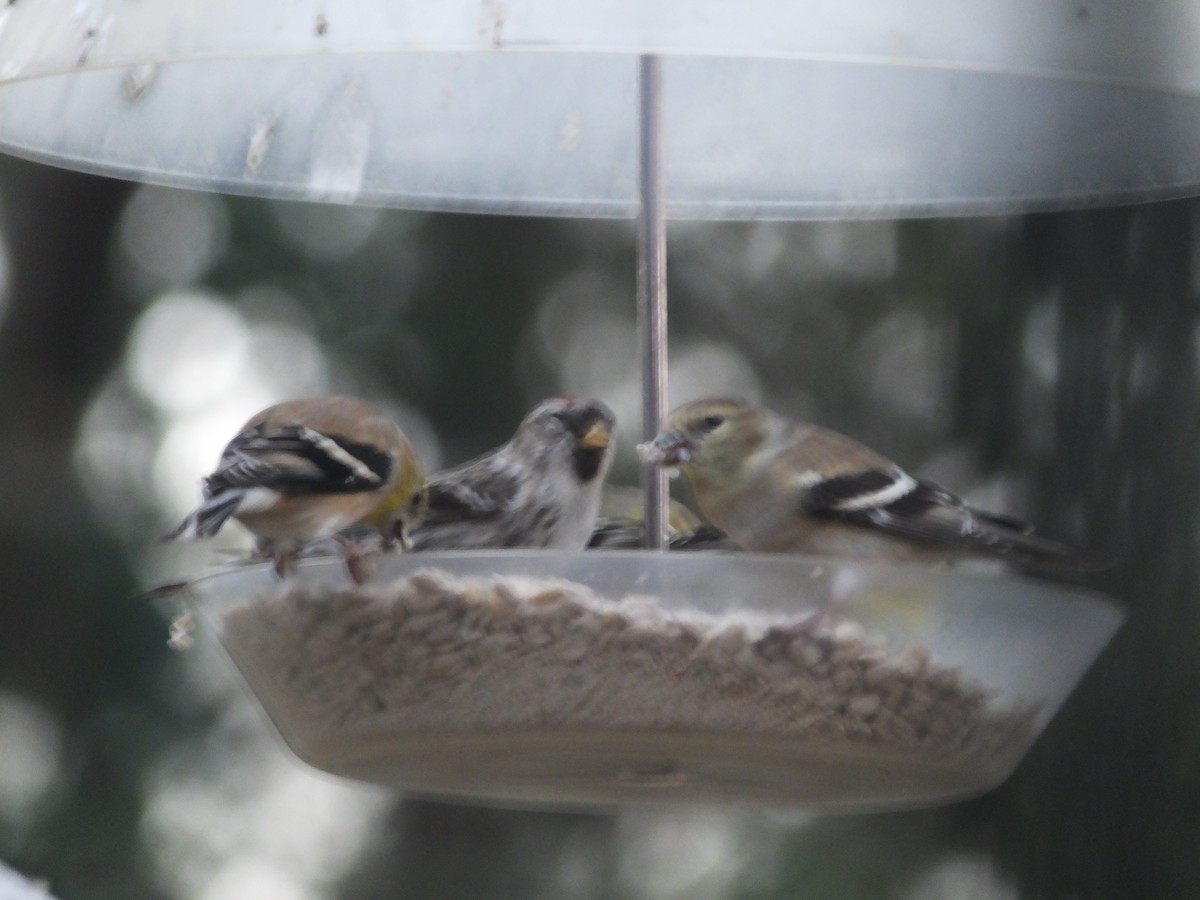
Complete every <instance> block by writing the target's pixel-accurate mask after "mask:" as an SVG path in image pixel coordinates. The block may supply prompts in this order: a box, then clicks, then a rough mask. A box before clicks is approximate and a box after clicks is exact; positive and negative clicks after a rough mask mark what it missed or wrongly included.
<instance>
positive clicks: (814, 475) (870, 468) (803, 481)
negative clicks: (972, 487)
mask: <svg viewBox="0 0 1200 900" xmlns="http://www.w3.org/2000/svg"><path fill="white" fill-rule="evenodd" d="M638 450H639V452H640V453H641V454H642V457H643V459H644V460H645V461H646V462H650V463H653V464H656V465H660V466H668V467H674V468H678V469H679V471H681V472H682V473H683V474H684V476H685V477H686V478H687V480H688V482H689V484H690V486H691V488H692V493H693V496H694V498H695V501H696V504H697V506H698V508H699V509H700V512H701V513H702V514H703V515H704V516H705V518H707V519H708V521H709V522H711V523H712V524H713V525H714V526H716V527H717V528H718V529H720V530H721V531H723V532H725V534H727V535H728V536H729V537H730V538H731V539H732V540H733V541H734V543H736V544H737V545H738V546H739V547H741V548H742V549H744V550H753V551H764V552H794V553H811V554H828V555H832V556H852V557H860V558H862V557H866V558H874V559H891V560H923V561H945V560H949V559H953V558H959V557H963V556H984V557H993V558H1001V559H1007V560H1011V561H1013V562H1034V561H1039V560H1058V561H1063V562H1067V561H1070V560H1071V559H1072V557H1074V555H1075V551H1074V550H1073V549H1072V548H1070V547H1067V546H1065V545H1063V544H1060V543H1057V542H1055V541H1051V540H1047V539H1046V538H1042V537H1039V536H1037V535H1035V534H1033V533H1032V529H1031V528H1030V526H1028V525H1026V524H1025V523H1023V522H1021V521H1019V520H1017V519H1014V518H1011V517H1009V516H1005V515H998V514H996V513H989V512H983V511H981V510H977V509H973V508H971V507H969V506H967V505H966V504H965V503H964V502H963V501H962V500H961V499H959V498H958V497H956V496H954V495H953V494H951V493H950V492H949V491H946V490H944V489H942V488H940V487H938V486H937V485H935V484H931V483H929V482H927V481H921V480H919V479H917V478H914V477H912V476H911V475H909V474H907V473H906V472H904V471H903V470H902V469H901V468H900V467H899V466H897V465H896V464H895V463H893V462H892V461H891V460H889V459H887V458H886V457H884V456H881V455H880V454H878V453H876V452H875V451H873V450H871V449H869V448H867V447H865V446H863V445H862V444H860V443H858V442H857V441H855V440H852V439H851V438H848V437H846V436H845V435H842V434H838V433H837V432H835V431H830V430H828V429H824V428H818V427H817V426H815V425H808V424H799V423H794V422H791V421H789V420H787V419H785V418H784V417H782V416H780V415H777V414H776V413H773V412H771V411H770V410H767V409H765V408H763V407H761V406H758V405H756V404H754V403H751V402H749V401H746V400H741V399H735V398H724V397H718V398H710V399H704V400H697V401H694V402H692V403H687V404H684V405H683V406H680V407H679V408H677V409H675V410H673V411H672V412H671V413H670V414H669V415H668V416H667V418H666V419H665V420H664V422H663V425H662V428H661V429H660V431H659V434H658V436H657V437H656V438H655V439H654V440H653V441H651V442H649V443H646V444H642V445H640V446H639V447H638Z"/></svg>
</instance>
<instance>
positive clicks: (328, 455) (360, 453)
mask: <svg viewBox="0 0 1200 900" xmlns="http://www.w3.org/2000/svg"><path fill="white" fill-rule="evenodd" d="M425 502H426V500H425V473H424V471H423V469H422V468H421V463H420V461H419V460H418V459H417V454H416V451H414V450H413V447H412V445H411V444H410V443H409V441H408V438H406V437H405V436H404V432H403V431H401V430H400V426H399V425H397V424H396V423H395V422H393V421H392V420H391V419H389V418H388V417H387V416H386V415H384V413H383V412H382V411H380V410H379V409H377V408H375V407H374V406H372V405H371V404H369V403H365V402H364V401H362V400H358V399H355V398H354V397H343V396H329V397H305V398H303V399H300V400H289V401H287V402H285V403H279V404H277V405H275V406H272V407H269V408H268V409H265V410H263V411H262V412H260V413H258V414H257V415H256V416H254V417H253V418H251V419H250V421H249V422H247V423H246V424H245V425H244V426H242V428H241V430H240V431H239V432H238V434H237V436H236V437H234V438H233V440H231V441H230V442H229V444H228V445H226V447H225V449H224V451H222V453H221V459H220V462H219V463H218V464H217V469H216V471H214V472H213V473H212V474H211V475H209V476H208V477H207V478H205V479H204V502H203V503H201V504H200V506H199V507H197V508H196V509H195V510H193V511H192V512H191V513H190V514H189V515H188V517H187V518H186V519H184V520H183V521H182V522H181V523H180V524H179V525H178V526H177V527H176V528H175V529H174V530H173V531H171V532H170V533H169V534H167V535H166V536H165V537H164V540H171V539H173V538H177V537H181V536H184V535H188V536H193V537H211V536H212V535H214V534H216V533H217V532H218V531H219V530H220V529H221V526H222V525H224V524H225V522H226V521H227V520H228V519H229V518H230V517H233V518H235V519H237V520H238V521H239V522H241V523H242V524H243V525H245V526H246V528H248V529H249V530H250V531H251V532H252V533H253V534H254V535H255V537H256V538H257V539H258V543H257V551H258V553H259V555H261V556H264V557H270V558H271V560H272V561H273V562H274V564H275V571H276V572H278V573H279V574H280V575H283V574H284V573H285V572H286V570H287V568H288V567H289V566H290V565H291V563H292V562H294V560H295V559H296V557H297V556H298V554H299V552H300V550H301V549H302V548H303V547H304V546H305V545H306V544H309V543H312V542H313V541H317V540H320V539H322V538H328V537H333V536H336V535H337V533H338V532H340V531H341V530H342V529H344V528H346V527H348V526H350V525H354V524H356V523H361V524H363V525H366V526H369V527H370V528H371V529H373V530H375V531H377V532H378V533H379V534H380V535H381V536H382V539H383V545H384V546H385V547H388V546H391V544H392V543H393V542H394V540H395V538H396V537H399V538H400V539H401V540H402V541H404V540H405V539H406V535H407V532H408V530H410V529H412V528H413V527H415V526H416V525H417V524H419V522H420V520H421V518H422V516H423V514H424V507H425ZM341 543H342V545H343V548H344V551H345V554H346V564H347V567H348V568H349V569H350V574H351V576H353V577H354V579H355V580H356V581H361V580H363V569H361V568H360V566H359V564H360V562H361V560H362V558H363V555H364V553H365V550H364V548H363V546H362V545H360V544H358V543H357V542H353V541H349V540H344V539H343V540H341Z"/></svg>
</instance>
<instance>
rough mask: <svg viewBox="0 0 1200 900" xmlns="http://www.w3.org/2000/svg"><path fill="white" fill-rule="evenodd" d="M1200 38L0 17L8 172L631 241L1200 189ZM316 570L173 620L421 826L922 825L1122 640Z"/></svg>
mask: <svg viewBox="0 0 1200 900" xmlns="http://www.w3.org/2000/svg"><path fill="white" fill-rule="evenodd" d="M1198 19H1200V4H1196V3H1194V2H1185V0H1174V2H1164V3H1158V4H1154V5H1153V8H1141V7H1135V6H1133V5H1130V4H1122V3H1119V2H1116V0H1098V2H1089V3H1086V4H1073V5H1070V6H1062V5H1047V4H1044V3H1038V2H1033V0H1017V2H1012V0H1010V2H1006V3H998V2H995V0H964V2H961V3H959V4H956V5H955V6H954V8H953V9H951V8H949V7H947V6H946V5H945V4H942V3H936V2H933V0H917V2H915V3H908V4H904V5H903V6H898V5H896V4H891V3H885V2H878V0H857V2H854V3H840V4H833V3H828V4H818V5H816V6H812V5H807V6H793V7H788V5H786V4H778V3H772V2H766V0H751V2H749V3H739V4H723V3H712V2H710V3H702V4H700V5H699V6H697V4H696V3H695V2H690V3H683V2H680V0H652V2H648V0H612V2H609V3H605V4H594V3H583V2H576V0H571V2H564V0H505V2H494V0H482V2H480V0H474V2H465V0H446V2H441V3H436V4H429V3H415V2H383V0H366V2H356V3H353V4H345V3H337V2H331V3H311V4H299V5H297V4H296V3H294V2H291V0H287V2H285V0H261V2H258V3H254V4H243V3H234V2H231V0H205V2H204V3H200V2H196V0H176V2H174V3H170V4H166V3H156V4H146V3H134V2H130V0H108V2H105V0H83V2H78V0H70V2H65V0H43V2H41V3H30V2H9V3H8V4H6V5H5V6H4V7H3V8H2V9H0V149H3V150H4V151H6V152H9V153H13V154H16V155H20V156H25V157H29V158H32V159H35V160H41V161H44V162H48V163H52V164H56V165H64V166H68V167H72V168H78V169H83V170H88V171H95V172H101V173H104V174H109V175H115V176H118V177H124V178H129V179H135V180H139V181H149V182H154V183H159V184H168V185H175V186H180V187H190V188H198V189H206V190H218V191H226V192H233V193H246V194H254V195H258V196H266V197H279V198H292V199H306V200H319V201H328V202H335V203H366V204H377V205H388V206H399V207H409V208H420V209H430V210H451V211H466V212H493V213H522V214H538V215H571V216H619V217H633V216H635V215H637V216H638V217H639V256H640V258H639V281H640V285H639V298H638V304H639V320H640V323H641V335H642V350H643V359H644V388H645V395H644V400H645V402H644V404H643V423H642V429H643V432H644V433H645V434H646V436H649V435H650V434H652V433H653V431H654V429H655V428H656V426H657V424H658V421H659V419H660V417H661V414H662V412H663V410H664V408H665V397H664V393H665V391H664V384H665V377H664V375H665V360H666V330H665V324H666V319H665V316H666V298H665V291H664V284H665V279H664V273H665V263H666V258H665V242H664V221H665V219H666V218H667V217H677V218H684V217H691V218H709V219H712V218H737V219H748V218H810V219H811V218H834V217H863V216H872V217H885V216H929V215H963V214H982V213H996V212H1006V211H1027V210H1040V209H1064V208H1069V207H1078V206H1084V205H1102V204H1112V203H1117V202H1128V201H1134V200H1148V199H1159V198H1168V197H1177V196H1185V195H1192V194H1195V193H1196V192H1197V190H1198V189H1200V156H1197V155H1196V154H1195V153H1194V152H1192V151H1193V148H1195V147H1196V146H1198V145H1200V62H1198V61H1197V58H1196V56H1195V54H1194V52H1192V47H1191V45H1190V41H1189V40H1188V39H1187V36H1188V35H1190V34H1192V33H1194V30H1195V27H1196V23H1197V20H1198ZM645 494H646V508H647V520H648V522H650V523H651V527H649V528H648V529H647V531H648V534H649V543H650V544H651V545H652V546H650V547H649V548H648V549H646V550H644V551H636V552H634V551H630V552H617V551H613V552H605V553H598V552H595V553H579V554H558V553H546V552H542V553H535V552H519V551H512V552H482V551H480V552H462V553H441V552H438V553H424V554H404V555H397V556H391V557H388V558H386V559H385V560H384V561H383V563H382V565H381V567H380V572H379V575H378V577H377V578H376V580H375V581H374V582H373V583H371V584H370V585H367V586H365V587H361V588H359V587H355V586H352V585H350V584H348V583H347V581H346V579H345V575H344V573H343V571H342V569H341V567H340V564H339V563H337V562H336V561H330V560H310V561H306V562H304V563H302V564H301V565H300V567H299V569H298V571H297V572H296V573H295V575H294V576H292V577H290V578H289V579H287V580H285V581H283V582H279V581H277V580H276V579H275V578H274V576H273V575H272V574H271V573H270V572H269V571H268V570H267V567H265V566H245V567H236V568H234V569H231V570H229V571H227V572H223V573H220V574H217V575H214V576H210V577H207V578H203V579H199V580H198V581H196V582H195V583H194V584H193V585H192V586H191V587H190V591H191V592H192V595H193V597H194V599H195V605H196V608H197V609H198V610H199V612H200V614H201V617H202V618H203V619H204V620H205V621H207V622H209V623H210V624H211V625H212V627H213V628H214V629H215V631H216V633H217V634H218V635H219V636H220V639H221V641H222V643H223V644H224V646H225V648H226V649H227V651H228V653H229V655H230V657H231V658H232V660H233V662H234V663H235V664H236V666H237V668H238V669H239V671H240V672H241V673H242V675H243V676H244V677H245V678H246V680H247V682H248V683H249V685H250V687H251V688H252V689H253V691H254V693H255V694H256V695H257V697H258V698H259V700H260V701H261V703H262V705H263V707H264V708H265V710H266V712H267V714H268V715H269V716H270V718H271V720H272V721H273V722H274V723H275V725H276V726H277V728H278V729H279V731H280V733H281V734H282V736H283V738H284V739H285V741H286V742H287V743H288V745H289V746H290V747H291V748H292V749H293V750H294V751H295V753H296V754H297V755H298V756H300V757H301V758H302V759H304V760H306V761H307V762H309V763H311V764H313V765H315V766H317V767H319V768H322V769H325V770H327V771H330V772H334V773H337V774H341V775H346V776H349V777H353V778H359V779H363V780H367V781H372V782H378V783H382V784H387V785H393V786H397V787H400V788H403V789H406V790H411V791H416V792H423V793H428V794H432V795H435V796H456V797H464V798H474V799H490V800H501V801H519V802H523V803H528V802H545V803H552V804H558V805H589V806H595V805H598V806H603V805H609V804H614V803H626V802H652V803H655V804H663V803H671V802H687V801H713V800H720V801H727V802H753V803H766V802H769V803H789V804H800V805H805V806H809V807H814V808H824V809H847V808H854V809H863V808H896V807H904V806H917V805H927V804H932V803H937V802H944V801H947V800H950V799H954V798H958V797H962V796H967V795H970V794H974V793H978V792H980V791H983V790H986V789H988V788H990V787H992V786H994V785H996V784H997V783H999V782H1000V781H1001V780H1003V779H1004V778H1005V777H1006V776H1007V774H1008V773H1009V772H1011V770H1012V768H1013V767H1014V766H1015V765H1016V763H1017V761H1018V760H1019V759H1020V757H1021V755H1022V754H1023V753H1024V751H1025V750H1026V749H1027V748H1028V746H1029V745H1030V743H1031V742H1032V741H1033V740H1034V739H1035V738H1036V736H1037V735H1038V733H1039V732H1040V730H1041V729H1042V728H1043V727H1044V726H1045V724H1046V723H1047V721H1048V720H1049V719H1050V717H1051V716H1052V715H1053V714H1054V712H1055V710H1056V709H1057V708H1058V707H1059V705H1060V704H1061V703H1062V702H1063V700H1064V699H1065V697H1066V696H1067V694H1068V693H1069V692H1070V690H1071V689H1072V687H1073V686H1074V684H1075V683H1076V682H1077V680H1078V679H1079V678H1080V677H1081V676H1082V674H1083V672H1084V671H1085V670H1086V668H1087V667H1088V665H1089V664H1090V663H1091V662H1092V660H1093V659H1094V658H1095V656H1096V655H1097V654H1098V653H1099V651H1100V650H1101V649H1102V648H1103V646H1104V644H1105V643H1106V642H1107V640H1108V639H1109V638H1110V637H1111V635H1112V634H1113V632H1114V631H1115V629H1116V628H1117V627H1118V626H1119V623H1120V620H1121V614H1120V613H1119V611H1118V610H1117V609H1116V608H1115V606H1114V605H1113V604H1112V603H1110V602H1109V601H1107V600H1105V599H1104V598H1102V597H1099V596H1097V595H1094V594H1090V593H1088V592H1085V591H1081V590H1078V589H1075V588H1067V587H1061V586H1055V585H1051V584H1046V583H1040V582H1035V581H1030V580H1025V579H1021V578H1017V577H1014V576H1011V575H997V574H994V573H991V574H986V573H979V572H971V571H958V570H931V569H927V568H916V567H906V566H899V565H883V564H865V563H854V562H848V561H844V560H832V559H811V558H803V557H791V556H761V555H755V554H740V553H739V554H722V553H715V552H703V551H698V552H693V553H686V554H684V553H670V552H665V551H663V550H662V549H661V546H662V537H661V536H662V534H663V531H664V528H663V521H662V520H663V509H664V506H665V485H664V482H663V480H662V477H661V475H659V474H657V473H654V474H648V475H647V477H646V483H645Z"/></svg>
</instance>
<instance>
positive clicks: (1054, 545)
mask: <svg viewBox="0 0 1200 900" xmlns="http://www.w3.org/2000/svg"><path fill="white" fill-rule="evenodd" d="M970 512H971V515H972V516H974V517H975V519H976V520H977V521H978V523H979V524H980V526H982V527H981V531H982V532H983V533H984V534H986V539H985V540H986V542H987V543H989V544H991V545H992V547H993V548H994V549H996V550H998V551H999V552H1000V553H1003V554H1006V555H1010V556H1011V557H1013V558H1014V559H1019V560H1020V561H1021V562H1023V563H1025V564H1027V565H1028V566H1029V567H1031V571H1045V572H1047V573H1063V574H1065V573H1072V572H1073V573H1080V574H1082V573H1086V572H1098V571H1101V570H1103V569H1108V568H1111V567H1112V566H1113V565H1114V561H1112V560H1104V561H1101V560H1098V559H1095V558H1093V557H1089V556H1087V555H1086V554H1084V552H1083V551H1081V550H1080V549H1079V548H1078V547H1075V546H1072V545H1071V544H1066V543H1063V542H1061V541H1055V540H1051V539H1050V538H1047V537H1042V536H1041V535H1040V534H1034V532H1033V526H1032V525H1030V524H1029V523H1027V522H1023V521H1022V520H1020V519H1016V518H1013V517H1011V516H1006V515H1003V514H1000V513H990V512H984V511H982V510H978V509H971V511H970Z"/></svg>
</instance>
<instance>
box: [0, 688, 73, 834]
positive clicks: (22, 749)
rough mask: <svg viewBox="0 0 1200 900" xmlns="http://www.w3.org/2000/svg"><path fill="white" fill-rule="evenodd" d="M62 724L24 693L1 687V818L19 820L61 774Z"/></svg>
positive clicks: (11, 822)
mask: <svg viewBox="0 0 1200 900" xmlns="http://www.w3.org/2000/svg"><path fill="white" fill-rule="evenodd" d="M59 744H60V737H59V726H58V723H57V722H56V721H55V719H54V717H53V716H52V715H51V714H50V713H49V711H47V710H46V709H45V707H43V706H41V705H40V704H37V703H35V702H33V701H32V700H30V699H28V698H26V697H24V696H23V695H21V694H15V693H12V692H9V691H0V821H7V822H8V823H9V824H19V823H20V821H21V820H22V819H23V818H25V816H26V815H28V813H29V811H30V809H31V807H32V806H33V805H34V804H36V803H37V801H38V800H40V799H41V798H42V796H43V794H44V793H45V791H46V790H47V789H48V788H49V787H50V785H51V784H52V783H53V782H54V779H55V777H56V776H57V775H58V770H59V758H60V755H61V748H60V746H59Z"/></svg>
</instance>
